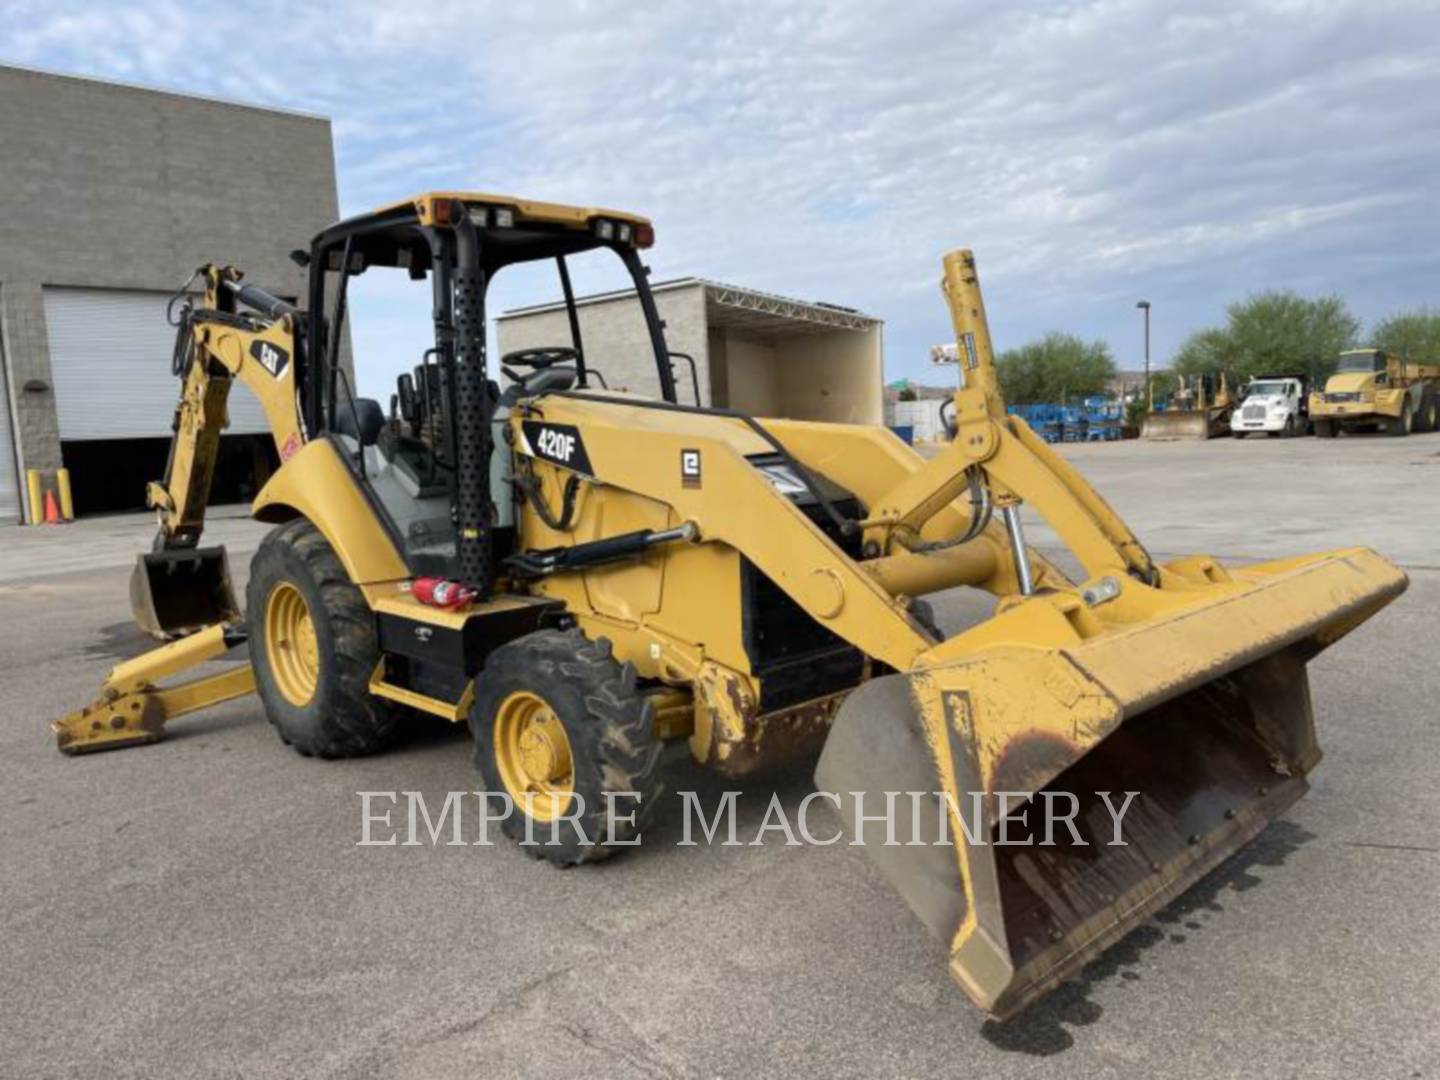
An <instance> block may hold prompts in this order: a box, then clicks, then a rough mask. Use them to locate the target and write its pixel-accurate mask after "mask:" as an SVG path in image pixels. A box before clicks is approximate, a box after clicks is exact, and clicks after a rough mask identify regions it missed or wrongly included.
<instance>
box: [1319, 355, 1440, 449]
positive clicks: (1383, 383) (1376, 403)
mask: <svg viewBox="0 0 1440 1080" xmlns="http://www.w3.org/2000/svg"><path fill="white" fill-rule="evenodd" d="M1437 412H1440V364H1416V363H1412V362H1410V361H1408V360H1406V359H1404V358H1403V357H1398V356H1394V355H1392V354H1390V353H1387V352H1385V351H1384V350H1382V349H1374V348H1365V349H1350V350H1347V351H1346V352H1342V353H1341V354H1340V361H1339V363H1338V364H1337V365H1336V367H1335V374H1333V375H1331V376H1330V378H1329V379H1328V380H1327V381H1326V383H1325V389H1324V391H1323V392H1316V393H1312V394H1311V395H1310V418H1311V420H1312V421H1314V424H1315V434H1316V435H1319V436H1321V437H1322V438H1324V437H1330V436H1335V435H1339V434H1340V432H1341V431H1342V430H1344V431H1356V430H1361V429H1375V428H1378V429H1379V430H1381V431H1384V432H1387V433H1389V434H1391V435H1409V434H1410V433H1411V432H1412V431H1434V430H1436V428H1437V427H1440V416H1437Z"/></svg>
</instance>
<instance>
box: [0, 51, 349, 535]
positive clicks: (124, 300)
mask: <svg viewBox="0 0 1440 1080" xmlns="http://www.w3.org/2000/svg"><path fill="white" fill-rule="evenodd" d="M337 216H338V215H337V202H336V188H335V165H334V153H333V149H332V145H331V135H330V122H329V120H327V119H326V118H324V117H320V116H311V115H304V114H299V113H293V112H283V111H278V110H275V109H266V108H258V107H254V106H249V105H241V104H236V103H233V102H227V101H218V100H212V99H208V98H199V97H191V96H187V95H183V94H174V93H166V92H160V91H156V90H150V89H144V88H141V87H135V86H127V85H118V84H115V83H111V82H103V81H99V80H94V79H87V78H74V77H70V76H64V75H56V74H51V73H47V72H39V71H31V70H26V69H20V68H11V67H0V402H3V408H0V523H5V522H12V521H15V520H18V519H19V518H20V517H21V516H22V514H23V515H25V516H27V517H28V516H33V514H34V512H35V509H36V508H31V507H27V506H25V505H24V504H25V502H26V499H25V490H24V484H23V482H22V478H23V476H24V471H25V470H26V469H42V470H53V469H56V468H59V467H61V466H62V465H63V466H65V467H67V468H68V469H69V470H70V474H71V483H72V485H73V488H74V492H75V503H76V511H77V513H79V514H85V513H87V512H100V511H106V510H120V509H132V508H133V509H139V508H141V507H142V506H143V505H144V485H145V482H146V481H147V480H150V479H154V478H157V477H158V476H159V475H160V472H161V470H162V469H163V467H164V462H165V452H166V448H167V446H168V440H169V434H170V425H171V418H172V415H173V410H174V405H175V399H176V395H177V390H178V383H177V382H176V380H175V379H174V377H173V376H172V375H171V374H170V355H171V350H172V347H173V345H174V340H175V331H174V329H173V328H172V327H171V326H169V325H167V323H166V321H165V309H166V301H167V299H168V298H169V297H170V296H171V295H172V294H173V293H175V291H176V290H177V289H178V288H179V287H180V286H181V285H182V284H183V283H184V282H185V281H186V280H187V279H188V278H189V277H190V275H191V273H192V272H193V271H194V270H195V268H196V267H197V266H200V265H201V264H203V263H206V262H217V263H228V264H233V265H235V266H238V267H240V268H241V269H242V270H244V271H245V273H246V275H247V278H248V280H250V281H253V282H255V283H256V284H259V285H261V286H263V287H264V288H267V289H269V290H271V291H272V292H275V293H277V294H278V295H282V296H287V297H294V296H297V295H298V294H299V293H300V292H301V291H302V284H303V281H304V276H303V272H302V271H301V270H300V269H299V268H298V267H297V266H295V265H294V264H293V263H292V262H291V261H290V260H289V258H288V252H289V251H291V250H292V249H294V248H297V247H306V246H308V241H309V238H310V236H311V235H312V234H313V233H314V232H316V231H317V230H318V229H320V228H322V227H323V226H325V225H327V224H329V223H330V222H332V221H334V220H335V218H336V217H337ZM230 419H231V425H230V428H229V430H228V433H227V434H226V436H224V438H223V439H222V457H221V461H220V466H219V470H218V474H217V478H216V479H217V491H216V496H217V501H218V500H219V499H225V498H227V497H229V498H237V497H241V496H244V495H247V494H249V493H250V492H251V490H252V489H253V486H254V483H255V469H256V466H257V465H259V466H260V467H261V468H262V469H263V464H264V463H263V459H264V458H265V456H266V455H267V454H269V453H270V448H269V447H268V443H267V439H266V437H265V436H264V435H263V434H262V433H263V432H264V431H265V426H264V421H263V417H262V415H261V413H260V410H259V406H258V404H257V403H256V402H255V401H254V399H253V398H251V397H250V395H249V393H248V391H246V390H244V389H243V388H241V387H238V386H237V387H236V389H235V390H234V392H233V393H232V395H231V417H230Z"/></svg>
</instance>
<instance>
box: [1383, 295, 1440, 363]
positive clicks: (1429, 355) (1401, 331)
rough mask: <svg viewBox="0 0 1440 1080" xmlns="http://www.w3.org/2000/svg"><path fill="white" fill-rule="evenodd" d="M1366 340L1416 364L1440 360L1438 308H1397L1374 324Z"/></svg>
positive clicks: (1439, 314) (1439, 319) (1439, 312)
mask: <svg viewBox="0 0 1440 1080" xmlns="http://www.w3.org/2000/svg"><path fill="white" fill-rule="evenodd" d="M1367 344H1371V345H1374V346H1375V347H1376V348H1377V349H1384V350H1385V351H1386V352H1388V353H1394V354H1395V355H1396V356H1401V357H1404V358H1405V359H1406V360H1409V361H1410V362H1411V363H1415V364H1440V310H1437V309H1435V308H1425V307H1422V308H1412V309H1411V310H1409V311H1397V312H1396V313H1395V314H1394V315H1390V316H1387V317H1386V318H1384V319H1381V320H1380V321H1379V322H1378V323H1376V324H1375V329H1374V330H1372V331H1370V335H1369V339H1368V341H1367Z"/></svg>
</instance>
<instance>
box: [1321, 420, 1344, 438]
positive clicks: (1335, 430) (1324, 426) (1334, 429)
mask: <svg viewBox="0 0 1440 1080" xmlns="http://www.w3.org/2000/svg"><path fill="white" fill-rule="evenodd" d="M1339 434H1340V428H1339V426H1338V425H1337V424H1336V423H1335V421H1334V420H1316V421H1315V437H1316V438H1317V439H1333V438H1334V437H1335V436H1336V435H1339Z"/></svg>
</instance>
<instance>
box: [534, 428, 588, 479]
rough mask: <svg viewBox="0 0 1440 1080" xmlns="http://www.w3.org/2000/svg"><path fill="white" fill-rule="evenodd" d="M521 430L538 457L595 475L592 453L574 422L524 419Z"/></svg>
mask: <svg viewBox="0 0 1440 1080" xmlns="http://www.w3.org/2000/svg"><path fill="white" fill-rule="evenodd" d="M520 428H521V431H523V432H524V435H525V441H526V442H527V443H529V445H530V452H531V453H532V454H534V455H535V456H536V457H538V458H543V459H544V460H546V461H549V462H553V463H554V464H556V465H560V466H563V467H564V468H567V469H574V470H575V471H576V472H580V473H584V474H585V475H586V476H593V475H594V470H593V469H592V468H591V467H590V455H589V454H587V453H586V452H585V440H584V439H582V438H580V429H579V428H577V427H576V426H575V425H574V424H547V423H545V422H544V421H543V420H522V421H521V423H520Z"/></svg>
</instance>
